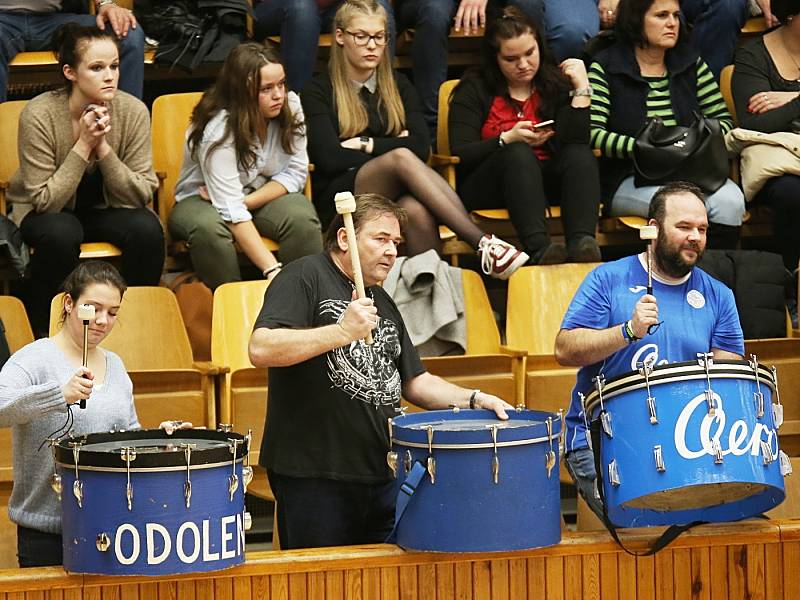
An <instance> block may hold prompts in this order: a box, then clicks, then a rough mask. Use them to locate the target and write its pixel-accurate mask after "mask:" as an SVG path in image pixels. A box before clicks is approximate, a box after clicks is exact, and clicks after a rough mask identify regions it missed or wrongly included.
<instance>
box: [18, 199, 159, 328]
mask: <svg viewBox="0 0 800 600" xmlns="http://www.w3.org/2000/svg"><path fill="white" fill-rule="evenodd" d="M20 231H21V232H22V238H23V240H25V243H26V244H28V246H30V247H31V248H33V250H34V253H33V255H32V256H31V262H30V265H29V269H30V272H29V274H30V280H31V281H30V288H29V290H28V293H27V298H26V302H25V304H26V308H27V309H28V316H29V317H30V320H31V325H33V330H34V332H35V333H37V334H42V333H46V332H47V330H48V323H49V319H50V300H51V299H52V298H53V296H55V294H56V293H58V291H59V288H60V287H61V284H62V283H63V282H64V279H66V277H67V275H69V274H70V272H71V271H72V270H73V269H74V268H75V267H76V266H77V265H78V257H79V255H80V246H81V243H83V242H110V243H112V244H114V245H115V246H117V247H119V249H120V250H122V275H123V276H124V277H125V280H126V281H127V283H128V285H158V283H159V280H160V279H161V271H162V269H163V267H164V231H163V229H162V228H161V223H160V221H159V220H158V217H157V216H156V215H155V213H153V211H151V210H148V209H146V208H106V209H90V210H86V211H82V212H80V213H78V214H73V213H71V212H66V211H65V212H57V213H35V212H31V213H29V214H28V215H27V216H26V217H25V218H24V219H23V220H22V224H21V226H20Z"/></svg>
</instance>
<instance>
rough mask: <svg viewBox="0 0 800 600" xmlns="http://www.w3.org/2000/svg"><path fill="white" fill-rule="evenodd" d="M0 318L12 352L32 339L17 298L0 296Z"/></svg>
mask: <svg viewBox="0 0 800 600" xmlns="http://www.w3.org/2000/svg"><path fill="white" fill-rule="evenodd" d="M0 106H2V105H0ZM0 319H2V320H3V327H5V330H6V341H7V342H8V349H9V350H10V351H11V353H12V354H13V353H14V352H16V351H17V350H19V349H20V348H22V347H23V346H26V345H27V344H30V343H31V342H32V341H33V331H32V330H31V324H30V321H28V313H27V312H25V306H24V305H23V304H22V302H21V301H20V300H19V299H18V298H14V297H13V296H0Z"/></svg>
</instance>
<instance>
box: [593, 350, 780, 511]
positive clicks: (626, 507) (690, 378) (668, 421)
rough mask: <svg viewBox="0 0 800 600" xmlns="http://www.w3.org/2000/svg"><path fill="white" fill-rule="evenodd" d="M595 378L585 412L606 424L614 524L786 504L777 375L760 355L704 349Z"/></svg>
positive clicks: (603, 442) (604, 458) (603, 459)
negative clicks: (690, 357)
mask: <svg viewBox="0 0 800 600" xmlns="http://www.w3.org/2000/svg"><path fill="white" fill-rule="evenodd" d="M596 383H597V385H596V388H595V390H594V391H593V392H592V393H591V394H589V395H588V396H587V397H586V399H585V401H584V410H585V414H586V415H587V417H588V418H589V419H590V420H591V421H592V422H593V423H595V424H596V428H599V430H600V431H599V438H600V446H601V449H600V463H601V469H602V472H601V479H602V482H603V493H604V495H605V501H606V509H607V511H608V516H609V518H610V520H611V522H612V523H614V524H615V525H617V526H619V527H636V526H643V525H681V524H687V523H691V522H693V521H709V522H720V521H737V520H739V519H744V518H747V517H752V516H754V515H758V514H760V513H762V512H764V511H767V510H769V509H771V508H773V507H775V506H777V505H778V504H780V503H781V502H782V501H783V499H784V497H785V491H784V484H783V476H784V474H785V473H786V472H787V471H790V467H789V466H788V463H789V461H788V459H787V458H786V455H785V454H784V453H783V452H782V451H781V450H780V448H779V445H778V433H777V429H778V427H779V426H780V423H781V421H782V419H783V417H782V415H783V408H782V406H781V405H780V397H779V396H778V394H777V392H776V390H777V376H776V374H775V371H774V369H772V370H771V371H770V370H769V369H767V368H765V367H764V366H763V365H759V364H758V361H757V360H756V358H755V357H752V360H751V361H749V362H748V361H727V360H720V361H713V360H712V359H711V358H710V355H708V357H707V358H706V357H705V356H704V355H701V356H700V358H699V360H698V361H697V362H687V363H673V364H669V365H664V366H657V367H654V368H653V367H644V366H642V368H641V369H640V370H639V371H634V372H631V373H627V374H624V375H621V376H619V377H617V378H614V379H612V380H609V381H608V382H605V381H603V380H602V379H600V380H599V381H597V382H596ZM594 450H595V451H597V448H595V449H594Z"/></svg>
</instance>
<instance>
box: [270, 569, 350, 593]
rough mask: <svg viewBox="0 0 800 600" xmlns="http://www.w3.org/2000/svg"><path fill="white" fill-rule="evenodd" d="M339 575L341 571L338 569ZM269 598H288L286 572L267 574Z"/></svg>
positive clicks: (287, 577)
mask: <svg viewBox="0 0 800 600" xmlns="http://www.w3.org/2000/svg"><path fill="white" fill-rule="evenodd" d="M338 573H339V575H341V573H342V572H341V571H338ZM269 597H270V600H289V576H288V575H287V574H286V573H276V574H274V575H270V576H269Z"/></svg>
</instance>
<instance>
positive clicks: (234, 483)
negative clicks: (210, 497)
mask: <svg viewBox="0 0 800 600" xmlns="http://www.w3.org/2000/svg"><path fill="white" fill-rule="evenodd" d="M240 441H241V440H237V439H235V438H233V439H231V438H228V444H229V448H230V451H231V475H230V477H228V496H229V501H230V502H233V495H234V494H235V493H236V490H238V489H239V476H238V475H237V474H236V448H237V446H238V445H239V442H240Z"/></svg>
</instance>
